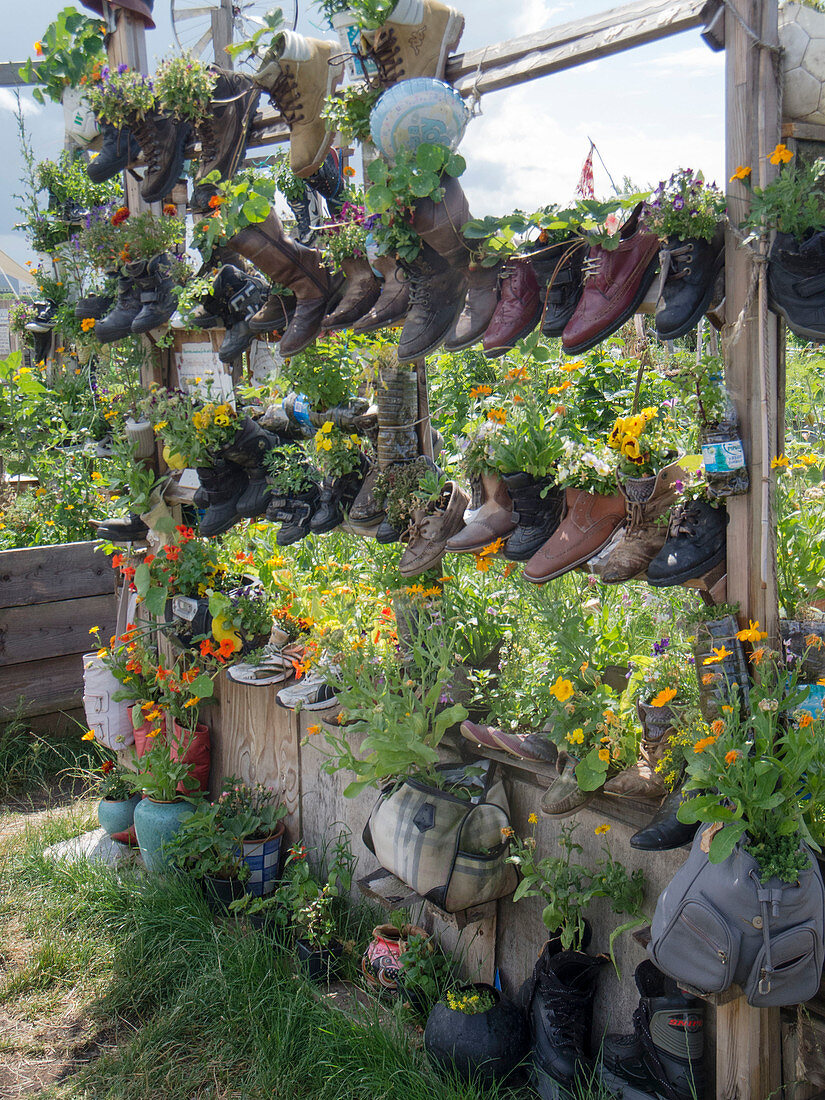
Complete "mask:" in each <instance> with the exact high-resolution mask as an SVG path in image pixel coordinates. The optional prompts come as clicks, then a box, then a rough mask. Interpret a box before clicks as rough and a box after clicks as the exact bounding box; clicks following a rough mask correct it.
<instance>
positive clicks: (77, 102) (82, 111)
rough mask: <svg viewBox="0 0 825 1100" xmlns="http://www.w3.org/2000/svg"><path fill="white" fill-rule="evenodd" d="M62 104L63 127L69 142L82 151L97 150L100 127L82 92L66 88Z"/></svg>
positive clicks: (61, 100)
mask: <svg viewBox="0 0 825 1100" xmlns="http://www.w3.org/2000/svg"><path fill="white" fill-rule="evenodd" d="M60 102H61V104H62V105H63V127H64V129H65V131H66V137H67V138H68V139H69V141H70V142H71V143H72V144H73V145H76V146H77V147H78V148H80V149H92V148H97V146H98V145H99V144H100V127H99V126H98V123H97V119H96V118H95V115H94V111H93V110H92V108H91V107H90V106H89V101H88V100H87V99H86V96H85V95H84V94H83V92H82V90H81V89H80V88H64V89H63V95H62V96H61V97H60Z"/></svg>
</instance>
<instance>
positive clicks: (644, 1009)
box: [599, 959, 705, 1100]
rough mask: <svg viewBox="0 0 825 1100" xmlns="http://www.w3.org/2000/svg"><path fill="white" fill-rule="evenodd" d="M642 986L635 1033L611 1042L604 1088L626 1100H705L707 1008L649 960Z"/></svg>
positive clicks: (642, 969) (639, 971)
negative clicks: (704, 1057)
mask: <svg viewBox="0 0 825 1100" xmlns="http://www.w3.org/2000/svg"><path fill="white" fill-rule="evenodd" d="M636 986H637V988H638V990H639V993H640V994H641V999H640V1001H639V1007H638V1008H637V1009H636V1011H635V1012H634V1013H633V1028H634V1032H633V1034H632V1035H613V1034H608V1035H607V1036H606V1037H605V1041H604V1046H603V1048H602V1065H601V1067H600V1069H599V1076H600V1078H601V1082H602V1084H603V1085H605V1086H606V1088H608V1089H609V1090H610V1092H611V1094H615V1095H616V1096H617V1097H621V1098H622V1100H647V1098H650V1100H704V1096H705V1070H704V1066H703V1064H702V1056H703V1053H704V1026H705V1020H704V1005H703V1004H702V1002H701V1001H700V1000H699V999H698V998H696V997H691V996H689V995H688V994H686V993H683V992H682V991H681V990H680V989H679V988H678V987H677V985H676V983H675V982H674V981H673V980H672V978H668V977H666V976H665V975H664V974H662V972H661V971H660V970H658V969H657V968H656V967H655V966H654V965H653V963H652V962H650V960H649V959H646V960H645V961H644V962H642V963H640V964H639V965H638V966H637V967H636Z"/></svg>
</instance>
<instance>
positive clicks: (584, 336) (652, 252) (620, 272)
mask: <svg viewBox="0 0 825 1100" xmlns="http://www.w3.org/2000/svg"><path fill="white" fill-rule="evenodd" d="M641 210H642V204H641V203H639V204H638V206H636V207H635V208H634V210H633V213H632V214H631V216H630V218H629V219H628V221H627V222H625V224H624V225H623V226H622V228H621V229H620V230H619V237H620V238H621V240H620V242H619V244H618V245H617V247H616V248H614V249H612V250H611V251H608V250H607V249H606V248H602V246H601V245H594V246H593V247H592V248H591V249H590V255H589V256H588V258H587V259H586V260H585V261H584V276H585V283H584V290H583V292H582V296H581V298H580V299H579V304H578V305H577V306H576V310H575V312H574V314H573V316H572V317H571V318H570V320H569V321H568V322H567V324H566V325H565V326H564V333H563V334H562V346H563V348H564V350H565V351H566V352H567V354H568V355H578V354H580V353H581V352H583V351H588V350H589V349H590V348H593V347H595V346H596V344H598V343H599V342H600V341H601V340H604V339H605V338H606V337H607V336H610V335H611V334H612V333H614V332H616V330H617V329H620V328H621V327H622V325H623V324H624V323H625V321H626V320H627V319H628V317H631V316H632V315H633V314H634V313H635V312H636V309H637V307H638V306H639V305H640V304H641V302H642V301H643V299H644V297H645V295H646V294H647V292H648V290H649V289H650V284H651V283H652V282H653V280H654V278H655V276H656V270H657V268H658V266H659V237H658V235H657V234H656V233H646V232H645V231H644V230H642V229H641V228H640V227H639V216H640V214H641Z"/></svg>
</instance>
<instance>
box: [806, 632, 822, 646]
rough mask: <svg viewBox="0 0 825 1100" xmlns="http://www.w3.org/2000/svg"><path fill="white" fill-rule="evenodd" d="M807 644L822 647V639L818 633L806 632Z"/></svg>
mask: <svg viewBox="0 0 825 1100" xmlns="http://www.w3.org/2000/svg"><path fill="white" fill-rule="evenodd" d="M805 645H809V646H813V648H814V649H822V639H821V638H820V636H819V635H818V634H806V635H805Z"/></svg>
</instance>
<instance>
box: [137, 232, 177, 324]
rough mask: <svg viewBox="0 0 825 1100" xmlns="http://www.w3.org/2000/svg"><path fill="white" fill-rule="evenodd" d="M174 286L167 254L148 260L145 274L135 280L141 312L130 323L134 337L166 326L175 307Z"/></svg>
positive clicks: (170, 260)
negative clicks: (160, 326)
mask: <svg viewBox="0 0 825 1100" xmlns="http://www.w3.org/2000/svg"><path fill="white" fill-rule="evenodd" d="M174 285H175V280H174V277H173V275H172V259H171V257H170V256H169V253H168V252H160V253H158V255H157V256H153V257H152V259H151V260H149V262H148V263H147V265H146V274H145V275H143V276H141V277H140V278H139V279H138V280H137V286H138V290H139V291H140V301H141V310H140V313H139V314H138V315H137V317H135V319H134V321H132V332H133V334H134V335H136V336H137V335H139V334H140V333H143V332H150V331H151V330H152V329H153V328H157V327H158V326H159V325H165V324H166V322H167V321H168V320H169V318H170V317H171V316H172V314H173V313H174V312H175V308H176V306H177V299H176V298H175V296H174V294H173V293H172V287H173V286H174Z"/></svg>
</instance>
